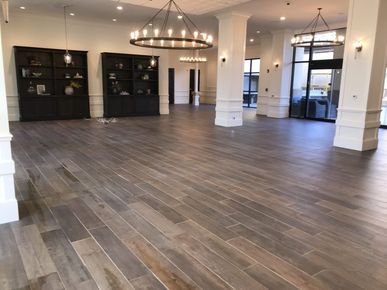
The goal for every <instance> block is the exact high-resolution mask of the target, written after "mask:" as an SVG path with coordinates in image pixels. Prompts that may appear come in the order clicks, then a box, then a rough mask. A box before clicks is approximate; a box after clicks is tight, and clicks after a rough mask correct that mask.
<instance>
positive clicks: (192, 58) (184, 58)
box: [180, 56, 207, 63]
mask: <svg viewBox="0 0 387 290" xmlns="http://www.w3.org/2000/svg"><path fill="white" fill-rule="evenodd" d="M180 62H186V63H205V62H207V58H205V57H196V56H182V57H180Z"/></svg>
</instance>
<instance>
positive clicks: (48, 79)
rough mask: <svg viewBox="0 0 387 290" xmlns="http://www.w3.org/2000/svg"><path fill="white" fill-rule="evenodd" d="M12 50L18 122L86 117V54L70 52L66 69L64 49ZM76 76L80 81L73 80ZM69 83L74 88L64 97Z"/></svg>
mask: <svg viewBox="0 0 387 290" xmlns="http://www.w3.org/2000/svg"><path fill="white" fill-rule="evenodd" d="M14 49H15V62H16V74H17V75H16V77H17V85H18V95H19V110H20V120H21V121H36V120H55V119H76V118H90V109H89V89H88V75H87V51H70V54H71V55H72V59H73V62H72V63H71V64H69V65H67V66H66V65H65V63H64V61H63V54H64V53H65V50H60V49H49V48H36V47H25V46H15V47H14ZM34 74H39V76H37V77H35V76H34ZM77 74H78V75H81V76H82V78H77V77H74V76H76V75H77ZM66 76H68V77H66ZM71 82H73V84H74V83H75V84H76V85H77V88H74V92H73V94H71V95H66V94H65V88H66V86H69V85H70V83H71ZM78 85H79V87H78Z"/></svg>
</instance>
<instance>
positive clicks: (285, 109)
mask: <svg viewBox="0 0 387 290" xmlns="http://www.w3.org/2000/svg"><path fill="white" fill-rule="evenodd" d="M267 116H268V117H269V118H278V119H281V118H289V97H287V96H286V97H277V96H273V97H271V98H268V102H267Z"/></svg>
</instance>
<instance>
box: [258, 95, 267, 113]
mask: <svg viewBox="0 0 387 290" xmlns="http://www.w3.org/2000/svg"><path fill="white" fill-rule="evenodd" d="M267 99H268V97H267V96H259V97H258V100H257V115H261V116H267Z"/></svg>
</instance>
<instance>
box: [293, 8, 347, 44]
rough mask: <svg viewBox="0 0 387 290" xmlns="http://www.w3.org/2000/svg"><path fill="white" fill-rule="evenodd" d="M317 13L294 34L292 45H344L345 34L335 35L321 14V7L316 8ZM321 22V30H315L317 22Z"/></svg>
mask: <svg viewBox="0 0 387 290" xmlns="http://www.w3.org/2000/svg"><path fill="white" fill-rule="evenodd" d="M317 10H318V14H317V16H316V17H315V18H313V20H312V21H311V22H310V23H309V24H308V25H307V26H306V27H305V29H304V30H303V31H302V32H301V33H299V34H296V35H294V37H293V38H292V40H291V44H292V46H293V47H311V46H312V47H328V46H340V45H344V40H345V36H344V35H337V32H336V31H335V30H332V29H330V28H329V25H328V23H327V22H326V21H325V19H324V17H323V16H322V15H321V10H322V8H317ZM320 22H321V23H322V24H323V25H324V27H325V29H323V30H319V31H317V27H318V25H319V23H320Z"/></svg>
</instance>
